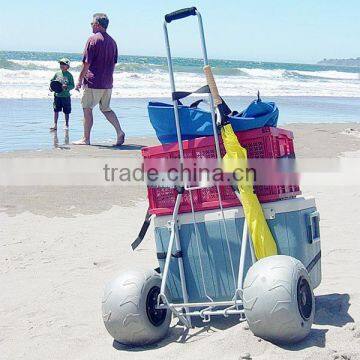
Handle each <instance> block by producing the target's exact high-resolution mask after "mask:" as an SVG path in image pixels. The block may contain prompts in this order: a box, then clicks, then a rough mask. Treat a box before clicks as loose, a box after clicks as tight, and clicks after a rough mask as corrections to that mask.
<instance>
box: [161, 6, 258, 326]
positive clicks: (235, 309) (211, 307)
mask: <svg viewBox="0 0 360 360" xmlns="http://www.w3.org/2000/svg"><path fill="white" fill-rule="evenodd" d="M189 16H196V17H197V20H198V26H199V32H200V42H201V48H202V55H203V63H204V66H205V65H208V63H209V61H208V56H207V50H206V43H205V35H204V27H203V22H202V17H201V14H200V12H199V11H198V10H197V9H196V8H195V7H193V8H187V9H182V10H178V11H175V12H173V13H171V14H168V15H166V16H165V21H164V37H165V45H166V52H167V62H168V67H169V76H170V84H171V90H172V95H173V96H172V98H173V106H174V115H175V124H176V133H177V140H178V145H179V156H180V158H179V161H180V165H183V164H184V151H183V146H182V138H181V128H180V117H179V109H178V100H176V99H175V97H174V94H175V93H176V86H175V78H174V70H173V61H172V57H171V49H170V42H169V34H168V24H170V23H171V22H172V21H174V20H179V19H182V18H186V17H189ZM208 96H209V104H210V110H211V117H212V125H213V131H214V139H215V150H216V157H217V159H218V161H220V160H221V154H220V146H219V136H218V131H217V124H216V116H215V107H214V101H213V98H212V96H211V94H210V92H209V95H208ZM216 187H217V193H218V199H219V203H220V211H221V214H222V223H223V226H224V234H225V237H226V241H227V250H228V252H229V255H230V256H229V259H230V268H231V271H232V277H233V281H234V288H235V291H234V295H233V297H232V298H231V299H229V300H228V301H214V300H213V299H212V298H211V297H210V296H209V295H208V294H207V291H206V283H205V279H204V272H203V267H202V263H201V258H200V256H199V259H200V262H199V263H200V269H201V276H202V280H203V281H202V282H203V287H204V292H205V295H206V297H207V298H208V300H209V301H207V302H189V298H188V292H187V286H186V278H185V271H184V263H183V259H182V257H181V255H180V256H177V261H178V267H179V275H180V283H181V291H182V297H183V300H184V302H183V303H172V302H171V301H170V300H169V299H168V297H167V296H166V293H165V292H166V284H167V280H168V274H169V266H170V260H171V254H172V253H173V250H174V248H175V251H176V253H177V254H182V253H181V241H180V237H179V227H180V226H179V223H178V213H179V207H180V202H181V199H182V196H183V193H184V191H185V190H187V191H189V194H190V202H191V207H192V215H193V222H194V227H195V234H196V239H197V241H198V236H199V231H197V224H196V219H195V214H194V207H193V201H192V190H196V189H199V188H203V187H201V186H200V187H191V186H188V184H187V182H186V180H185V181H184V183H183V184H182V185H181V186H180V187H179V188H178V190H177V191H178V194H177V197H176V202H175V206H174V211H173V214H172V220H171V221H170V224H169V226H170V241H169V245H168V249H167V254H166V259H165V265H164V269H163V273H162V282H161V289H160V294H159V296H158V304H157V308H158V309H168V310H170V311H171V312H172V313H173V314H174V315H175V316H177V317H178V318H179V320H180V321H181V322H182V323H183V324H184V325H185V326H186V327H191V326H192V325H191V318H192V317H200V318H202V320H203V321H204V322H208V321H210V318H211V316H214V315H222V316H225V317H227V316H229V315H240V321H244V320H246V318H245V314H244V309H243V301H242V290H243V281H244V275H245V274H244V269H245V258H246V251H247V244H248V243H249V245H250V250H251V258H252V263H254V262H255V261H256V258H255V255H254V250H253V247H252V241H251V239H250V236H249V234H248V227H247V224H246V221H245V222H244V226H243V232H242V244H241V252H240V263H239V269H238V272H237V279H236V275H235V269H234V266H233V262H232V258H231V254H230V246H229V240H228V238H227V231H226V222H225V216H224V211H223V207H222V199H221V193H220V189H219V185H216ZM237 196H238V197H239V196H240V195H239V193H237ZM198 251H199V255H200V248H199V247H198ZM199 309H200V310H199Z"/></svg>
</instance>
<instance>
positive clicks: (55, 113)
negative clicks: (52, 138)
mask: <svg viewBox="0 0 360 360" xmlns="http://www.w3.org/2000/svg"><path fill="white" fill-rule="evenodd" d="M58 119H59V113H58V112H54V126H53V127H51V128H50V131H56V130H57V123H58Z"/></svg>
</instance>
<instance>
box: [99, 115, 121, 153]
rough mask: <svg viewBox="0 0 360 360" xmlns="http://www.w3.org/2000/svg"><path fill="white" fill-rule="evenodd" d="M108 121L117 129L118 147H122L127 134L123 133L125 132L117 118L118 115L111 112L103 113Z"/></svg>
mask: <svg viewBox="0 0 360 360" xmlns="http://www.w3.org/2000/svg"><path fill="white" fill-rule="evenodd" d="M102 113H103V114H104V115H105V117H106V119H107V121H109V123H110V124H111V125H112V126H113V127H114V128H115V130H116V135H117V139H116V144H115V145H116V146H119V145H122V144H123V143H124V141H125V133H124V132H123V130H122V129H121V126H120V123H119V120H118V118H117V116H116V114H115V113H114V112H113V111H112V110H110V111H103V112H102Z"/></svg>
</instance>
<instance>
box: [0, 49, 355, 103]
mask: <svg viewBox="0 0 360 360" xmlns="http://www.w3.org/2000/svg"><path fill="white" fill-rule="evenodd" d="M63 56H67V57H69V58H70V59H71V60H72V67H71V71H72V72H73V73H74V75H75V77H76V76H77V75H78V73H79V69H80V66H81V55H80V54H63V53H45V52H42V53H41V52H4V51H2V52H1V51H0V98H11V99H29V98H37V99H45V98H48V97H50V96H51V95H50V94H49V92H48V83H49V79H50V78H51V77H52V75H53V73H54V72H55V71H56V70H57V69H58V67H59V65H58V63H57V62H56V60H57V59H59V58H60V57H63ZM174 65H175V66H174V68H175V72H176V81H177V85H178V88H179V89H183V90H185V89H193V90H195V89H196V88H197V87H199V86H201V85H203V84H204V76H203V74H202V62H201V60H198V59H184V58H176V59H174ZM211 65H212V66H213V70H214V73H215V75H216V79H217V82H218V85H219V88H220V89H221V93H222V95H223V96H252V95H255V94H256V92H257V91H258V90H260V92H261V94H263V95H264V96H336V97H339V96H343V97H357V96H359V90H360V68H344V67H334V66H330V67H328V66H322V65H307V64H283V63H265V62H252V61H231V60H211ZM114 78H115V79H114V80H115V83H114V94H113V96H114V97H118V98H150V97H151V98H154V97H167V96H169V91H170V86H169V77H168V73H167V64H166V59H165V58H162V57H150V56H120V58H119V64H118V65H117V66H116V72H115V76H114ZM74 96H75V97H78V96H79V94H76V93H74Z"/></svg>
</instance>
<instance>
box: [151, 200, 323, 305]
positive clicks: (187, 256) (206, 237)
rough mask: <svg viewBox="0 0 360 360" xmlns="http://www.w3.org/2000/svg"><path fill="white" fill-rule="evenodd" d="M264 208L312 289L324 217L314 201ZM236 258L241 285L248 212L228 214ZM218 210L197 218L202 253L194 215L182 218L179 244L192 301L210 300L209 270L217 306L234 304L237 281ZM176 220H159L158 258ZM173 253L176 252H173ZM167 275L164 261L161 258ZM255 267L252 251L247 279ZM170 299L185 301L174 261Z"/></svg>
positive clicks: (280, 243)
mask: <svg viewBox="0 0 360 360" xmlns="http://www.w3.org/2000/svg"><path fill="white" fill-rule="evenodd" d="M263 209H264V213H265V216H266V218H267V219H268V224H269V227H270V230H271V232H272V234H273V235H274V238H275V241H276V243H277V247H278V252H279V254H282V255H290V256H293V257H295V258H297V259H299V260H300V261H301V262H302V263H303V264H304V266H305V267H306V268H307V269H308V271H309V274H310V278H311V282H312V286H313V287H314V288H316V287H317V286H319V284H320V282H321V261H320V257H321V253H320V233H319V213H318V211H317V210H316V205H315V200H314V199H313V198H307V199H305V198H303V197H299V198H294V199H289V200H282V201H276V202H272V203H266V204H263ZM224 212H225V219H226V226H227V233H228V238H229V242H230V249H231V258H232V261H233V264H234V272H235V284H237V276H238V268H239V260H240V249H241V242H242V229H243V224H244V213H243V210H242V207H240V206H239V207H236V208H228V209H224ZM220 215H221V213H220V211H219V210H211V211H206V212H205V211H202V212H197V213H195V217H196V224H197V230H198V235H199V236H198V240H199V248H200V258H199V252H198V244H197V239H196V233H195V226H194V223H193V216H192V214H191V213H188V214H180V215H179V216H178V219H179V224H180V230H179V236H180V242H181V249H182V253H183V262H184V270H185V277H186V285H187V291H188V295H189V301H191V302H200V301H208V300H209V299H208V298H207V297H206V295H205V290H204V286H203V280H202V276H201V271H200V260H201V265H202V266H203V269H204V279H205V286H206V293H207V294H208V295H209V296H210V297H211V298H212V299H213V300H215V301H223V300H229V299H230V300H231V299H232V297H233V295H234V292H235V284H234V278H233V276H232V271H231V267H230V261H229V253H228V250H227V244H226V238H225V232H224V223H223V221H222V220H221V219H222V217H221V216H220ZM169 220H171V216H157V217H155V222H154V224H155V241H156V248H157V252H158V253H162V254H164V253H166V252H167V247H168V243H169V238H170V231H169V228H168V221H169ZM173 252H174V251H173ZM159 264H160V270H161V272H162V271H163V268H164V264H165V260H164V259H159ZM250 266H251V252H250V249H248V251H247V256H246V259H245V274H246V272H247V270H248V269H249V267H250ZM167 289H168V292H169V293H168V294H169V299H170V301H172V302H182V301H183V300H182V295H181V294H182V293H181V284H180V275H179V268H178V264H177V259H176V258H174V257H172V258H171V263H170V271H169V277H168V283H167Z"/></svg>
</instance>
